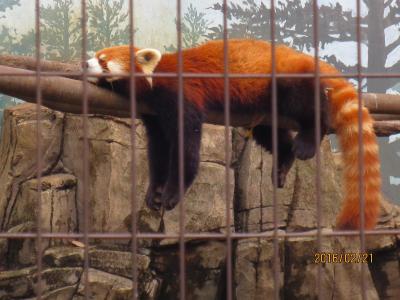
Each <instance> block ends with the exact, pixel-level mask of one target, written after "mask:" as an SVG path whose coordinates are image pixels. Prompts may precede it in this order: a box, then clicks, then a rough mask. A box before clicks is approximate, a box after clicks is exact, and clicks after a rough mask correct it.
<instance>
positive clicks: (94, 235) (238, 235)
mask: <svg viewBox="0 0 400 300" xmlns="http://www.w3.org/2000/svg"><path fill="white" fill-rule="evenodd" d="M40 2H41V1H40V0H35V19H36V21H35V29H36V30H35V32H36V33H35V38H36V59H37V62H38V63H37V67H36V72H35V73H34V75H30V76H35V77H36V81H37V90H36V99H37V106H36V107H37V135H36V138H37V143H38V145H41V143H42V137H41V130H42V128H41V117H40V116H41V115H40V108H41V105H42V90H41V78H42V77H43V76H60V75H70V73H68V74H64V73H60V72H42V70H41V64H40V60H41V52H42V49H41V30H40V17H41V9H40V7H41V3H40ZM264 2H266V5H267V2H269V5H270V8H271V15H270V20H271V22H270V28H266V30H270V32H271V47H272V55H271V58H270V59H271V66H272V72H271V74H260V75H249V74H234V75H233V74H230V72H229V60H228V49H229V43H228V17H227V16H228V4H229V3H228V0H223V5H222V7H223V22H222V24H223V40H224V47H223V51H224V72H223V74H215V73H210V74H185V73H184V72H183V56H182V48H183V45H182V25H181V24H182V1H181V0H176V14H177V18H176V20H177V21H176V24H177V48H178V50H177V53H178V66H177V72H176V73H171V74H164V73H160V74H157V73H155V74H152V75H146V76H147V77H150V76H152V77H162V76H163V77H177V78H178V86H179V93H178V124H179V126H178V132H179V139H178V142H179V166H178V169H179V193H180V199H181V200H182V199H183V196H184V181H183V176H182V175H183V173H184V172H183V170H184V163H185V162H184V154H183V153H184V152H183V151H184V147H185V145H184V143H185V141H184V138H183V117H184V115H183V113H184V95H183V83H184V80H185V78H223V80H224V104H225V106H224V116H225V118H224V120H225V121H224V123H225V149H224V151H225V160H226V163H225V190H224V192H225V199H226V230H225V233H186V232H185V218H186V216H185V202H184V201H180V202H179V214H180V217H179V232H178V233H177V234H173V233H165V234H163V233H143V232H138V219H137V214H138V207H137V203H138V201H137V200H138V199H136V192H137V188H136V185H137V179H136V172H137V168H136V163H137V162H136V156H135V144H136V135H135V131H136V128H135V122H134V120H135V118H136V116H137V113H136V99H135V78H136V77H138V76H143V74H136V73H135V72H134V71H132V72H131V74H130V85H131V94H130V102H131V124H132V126H131V130H130V132H131V134H130V136H131V143H132V147H131V161H132V163H131V167H130V170H131V174H132V175H131V176H132V178H131V182H132V186H131V195H130V197H131V208H130V209H131V224H132V230H131V232H130V233H129V232H104V233H98V232H91V231H90V224H89V220H90V206H89V188H88V186H89V182H90V176H89V159H88V158H89V156H90V151H89V140H88V113H89V109H88V91H87V87H88V84H89V83H88V80H87V79H88V71H87V69H86V68H83V71H82V72H81V73H79V74H76V75H79V76H81V78H82V84H83V90H84V93H83V95H82V98H83V107H82V118H83V132H84V140H83V144H84V148H83V153H82V161H83V170H84V172H83V183H82V184H83V199H84V206H83V209H84V212H83V216H84V218H83V224H82V228H83V232H78V233H53V232H43V230H42V226H41V222H42V201H41V189H42V186H41V178H42V166H43V153H42V152H41V147H38V148H37V172H36V176H37V179H38V186H37V190H38V193H37V197H38V199H37V231H36V232H25V233H7V232H0V238H7V239H36V242H37V249H38V251H37V262H36V263H37V288H36V296H37V299H42V297H43V288H42V274H43V271H44V266H43V263H42V261H43V250H44V245H45V244H44V240H46V239H54V238H58V239H70V240H75V239H82V240H83V243H84V245H85V247H84V267H83V268H84V273H83V274H84V276H83V277H82V278H83V280H84V286H85V299H90V298H91V294H90V284H89V268H90V264H89V245H90V241H91V240H93V239H112V240H117V239H125V240H131V244H130V245H131V251H132V278H133V280H132V285H133V286H132V287H133V290H134V291H135V292H134V293H133V299H138V297H139V296H138V293H137V289H138V277H139V276H138V261H137V256H136V254H137V252H138V240H140V239H147V240H161V239H178V240H179V274H180V276H179V287H180V288H179V290H180V292H179V296H178V295H177V297H179V299H187V296H186V294H187V293H186V289H187V276H186V275H187V274H186V258H187V255H186V249H185V248H186V247H185V246H186V245H185V243H186V241H187V240H188V239H199V240H224V241H225V242H226V298H227V299H234V298H235V297H234V295H233V266H232V265H233V263H232V251H233V247H232V244H233V243H232V242H233V241H234V240H239V239H248V238H259V239H266V240H269V241H271V242H272V243H273V257H274V260H273V275H274V276H273V277H274V299H280V286H281V280H282V279H281V278H280V260H279V241H280V240H281V239H284V238H289V237H313V238H316V240H317V245H318V246H317V248H318V249H319V250H321V249H322V248H321V243H322V242H321V241H322V238H323V237H335V236H336V237H339V236H353V237H355V238H356V237H359V238H360V240H361V243H360V252H361V253H363V252H365V248H366V245H365V237H366V235H398V234H400V229H393V230H383V229H381V230H378V229H377V230H364V226H363V225H364V223H365V220H364V218H365V217H364V214H360V216H361V222H360V223H361V229H360V230H359V231H339V230H338V231H333V232H323V231H322V229H321V228H322V220H321V218H322V216H321V214H322V213H321V201H322V200H323V199H322V195H321V154H320V151H319V150H318V151H317V152H316V174H315V185H316V191H315V192H316V198H317V203H316V205H317V225H318V229H317V230H316V231H315V232H310V231H307V232H282V231H278V221H279V219H278V202H277V190H276V186H277V182H278V178H277V176H278V174H277V169H276V168H275V169H274V171H273V182H274V185H273V186H274V188H273V192H272V199H273V226H274V227H273V228H274V230H273V231H272V232H253V233H252V232H247V233H246V232H234V231H232V230H231V228H232V225H233V222H232V221H233V220H232V218H231V213H230V211H231V201H230V199H231V195H232V193H233V191H232V190H231V188H230V184H229V182H230V180H231V179H230V176H229V175H230V173H229V171H230V165H231V163H230V162H231V156H232V154H231V149H230V147H229V137H230V124H231V118H230V95H229V89H228V86H229V82H230V79H231V78H251V77H260V78H271V87H272V107H271V111H272V128H273V135H272V140H273V164H274V165H277V162H278V135H277V129H278V113H277V97H278V95H277V79H278V78H282V77H285V75H282V74H279V75H278V74H277V72H276V63H275V56H276V30H277V28H276V22H275V18H276V16H275V10H274V9H275V6H276V3H275V1H274V0H268V1H264ZM356 3H357V4H356V14H357V19H356V20H357V24H356V28H357V72H356V73H355V74H347V75H343V77H352V78H355V79H356V80H357V81H358V94H359V107H361V105H362V103H361V86H362V85H361V81H362V80H363V79H364V78H367V77H375V78H386V77H394V76H396V75H393V74H392V75H388V74H385V73H375V74H365V73H362V70H361V66H362V64H361V63H362V62H361V21H360V11H361V0H356ZM312 9H313V35H314V43H313V45H314V49H315V52H314V58H315V66H316V68H315V72H314V74H296V75H290V77H296V78H310V77H313V78H314V80H315V89H316V90H315V116H316V117H315V130H316V137H315V143H316V145H317V149H319V145H320V140H321V139H320V136H321V123H320V118H321V113H320V80H321V78H324V77H327V76H328V77H335V76H332V75H325V74H320V70H319V60H318V56H319V51H318V46H319V41H318V36H319V27H320V26H319V22H318V15H319V14H318V10H319V7H318V1H317V0H314V1H313V6H312ZM128 10H129V28H130V46H131V50H132V51H133V48H134V46H135V43H134V28H135V18H134V12H135V5H134V1H133V0H130V1H129V8H128ZM81 12H82V15H81V20H82V23H81V24H82V27H81V31H82V44H81V46H82V61H86V60H87V49H88V33H87V31H88V30H87V23H88V18H87V1H86V0H81ZM149 26H150V25H149ZM134 59H135V58H134V55H131V61H130V66H131V70H134V67H133V66H134ZM0 75H1V76H8V75H14V76H15V75H16V76H18V75H21V74H18V73H16V74H14V73H7V74H0ZM22 76H27V75H26V74H25V75H24V74H22ZM91 76H92V75H91ZM97 76H98V77H104V76H112V74H109V75H97ZM286 76H287V75H286ZM340 76H342V75H340ZM358 116H359V124H358V126H359V145H360V148H359V153H360V154H362V153H363V151H364V149H363V137H362V135H361V128H362V111H361V109H359V114H358ZM363 170H364V166H363V160H362V155H359V174H363ZM359 194H360V198H361V204H360V207H361V211H364V207H365V199H364V198H365V197H364V182H363V181H362V178H361V176H360V178H359ZM365 272H366V266H365V264H361V286H360V293H361V296H362V299H367V295H366V290H367V289H366V276H365ZM321 274H322V265H321V264H320V265H319V267H318V276H317V280H318V282H317V284H316V286H317V289H318V290H317V293H318V295H319V299H323V296H322V295H323V291H322V290H321V278H322V276H321Z"/></svg>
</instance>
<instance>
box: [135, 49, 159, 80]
mask: <svg viewBox="0 0 400 300" xmlns="http://www.w3.org/2000/svg"><path fill="white" fill-rule="evenodd" d="M160 59H161V52H160V51H158V50H157V49H150V48H146V49H142V50H139V51H138V52H136V61H137V63H138V64H139V65H140V66H141V67H142V70H143V73H146V74H151V73H153V71H154V69H155V68H156V67H157V65H158V63H159V62H160Z"/></svg>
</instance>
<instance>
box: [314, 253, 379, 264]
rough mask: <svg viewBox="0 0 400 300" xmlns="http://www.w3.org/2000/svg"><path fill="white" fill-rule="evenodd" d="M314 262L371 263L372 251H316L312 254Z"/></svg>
mask: <svg viewBox="0 0 400 300" xmlns="http://www.w3.org/2000/svg"><path fill="white" fill-rule="evenodd" d="M314 263H315V264H325V263H328V264H332V263H333V264H335V263H347V264H349V263H372V253H367V252H364V253H362V252H349V253H338V252H317V253H315V254H314Z"/></svg>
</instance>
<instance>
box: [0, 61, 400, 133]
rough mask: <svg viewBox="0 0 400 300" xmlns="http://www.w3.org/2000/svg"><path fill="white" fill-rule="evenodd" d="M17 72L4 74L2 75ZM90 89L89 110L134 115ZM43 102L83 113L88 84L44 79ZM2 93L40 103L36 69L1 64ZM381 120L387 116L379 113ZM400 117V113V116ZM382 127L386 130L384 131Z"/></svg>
mask: <svg viewBox="0 0 400 300" xmlns="http://www.w3.org/2000/svg"><path fill="white" fill-rule="evenodd" d="M2 73H3V74H16V75H7V76H4V75H3V76H1V74H2ZM85 85H86V88H87V101H88V107H89V113H92V114H106V115H112V116H116V117H123V118H129V117H130V102H129V100H128V99H126V98H124V97H122V96H119V95H117V94H116V93H113V92H111V91H109V90H106V89H102V88H99V87H97V86H95V85H93V84H90V83H85ZM40 88H41V95H42V99H41V100H42V104H43V105H45V106H47V107H49V108H51V109H55V110H59V111H63V112H70V113H76V114H81V113H82V107H83V105H82V104H83V95H84V83H83V82H82V81H79V80H74V79H70V78H64V77H53V76H51V77H48V76H46V77H42V78H40ZM0 92H1V93H4V94H7V95H10V96H13V97H16V98H19V99H22V100H25V101H27V102H31V103H36V102H37V100H36V94H37V78H36V76H35V72H32V71H28V70H22V69H17V68H10V67H5V66H0ZM143 113H146V114H152V112H151V110H150V109H149V108H148V107H147V106H146V104H145V103H143V102H138V103H137V115H138V117H140V115H141V114H143ZM379 118H380V120H382V119H384V115H380V116H379ZM260 119H262V121H261V123H264V124H271V118H270V117H269V116H267V115H263V114H243V113H234V112H233V113H231V124H230V125H231V126H242V127H250V126H251V125H252V124H253V123H254V121H255V120H257V121H259V120H260ZM393 119H396V115H390V120H393ZM397 120H400V115H399V117H398V118H397ZM206 122H207V123H211V124H217V125H224V116H223V114H222V113H221V112H210V113H208V114H207V116H206ZM388 122H389V121H386V122H385V121H379V122H376V124H375V125H376V126H375V130H376V133H377V135H380V136H383V135H384V136H386V135H390V134H393V133H396V132H399V131H400V121H397V122H396V121H390V122H389V123H388ZM278 126H279V127H281V128H289V129H293V130H296V129H297V128H298V124H297V123H296V122H295V121H293V120H291V119H288V118H284V117H281V116H279V117H278ZM381 128H382V130H381Z"/></svg>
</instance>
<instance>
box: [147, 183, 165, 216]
mask: <svg viewBox="0 0 400 300" xmlns="http://www.w3.org/2000/svg"><path fill="white" fill-rule="evenodd" d="M145 201H146V204H147V206H148V207H149V208H150V209H152V210H156V211H159V210H160V209H161V204H162V201H161V193H160V192H158V190H157V188H153V187H151V186H149V188H148V189H147V193H146V197H145Z"/></svg>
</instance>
